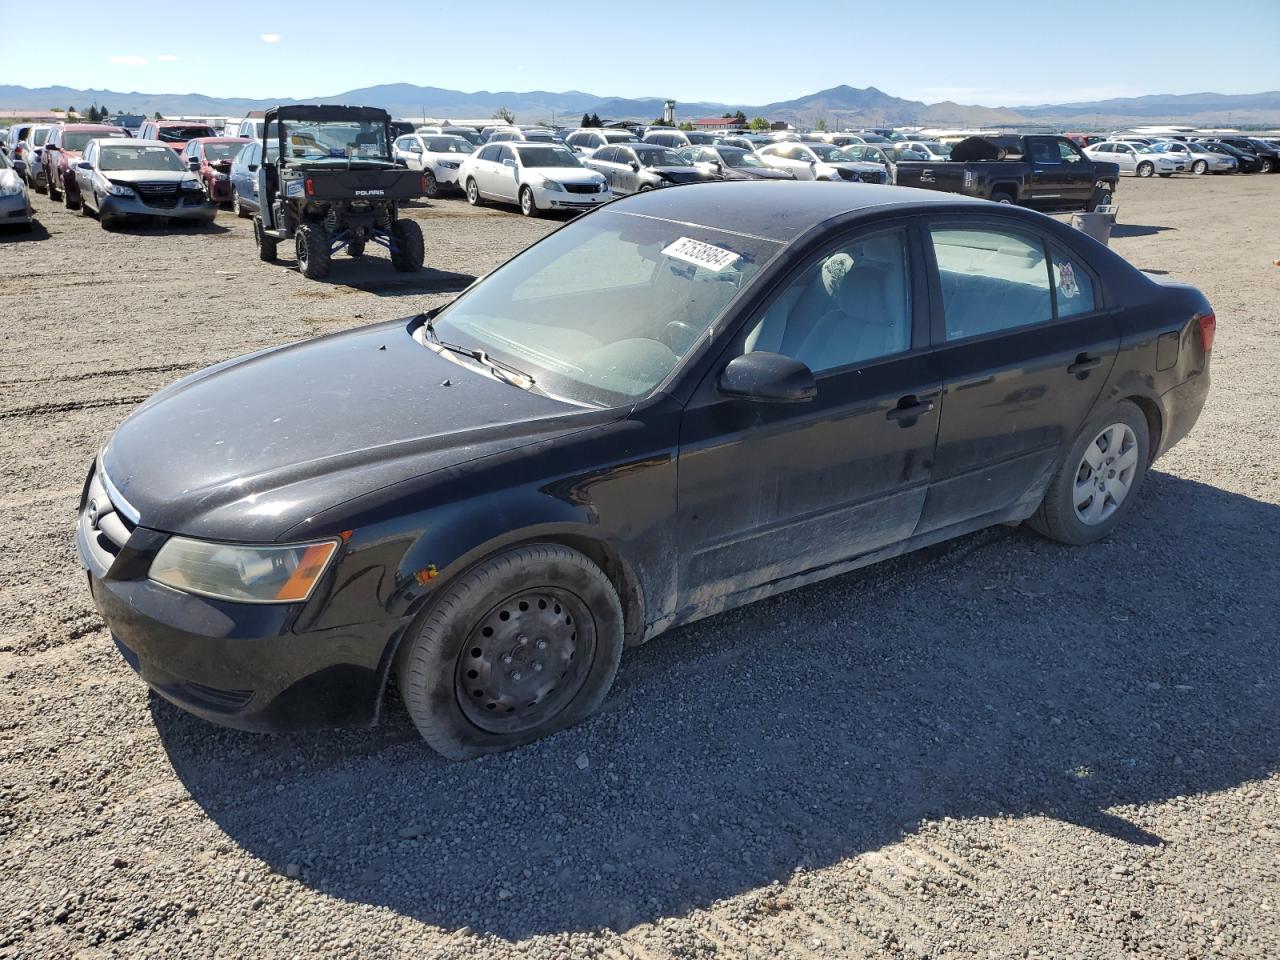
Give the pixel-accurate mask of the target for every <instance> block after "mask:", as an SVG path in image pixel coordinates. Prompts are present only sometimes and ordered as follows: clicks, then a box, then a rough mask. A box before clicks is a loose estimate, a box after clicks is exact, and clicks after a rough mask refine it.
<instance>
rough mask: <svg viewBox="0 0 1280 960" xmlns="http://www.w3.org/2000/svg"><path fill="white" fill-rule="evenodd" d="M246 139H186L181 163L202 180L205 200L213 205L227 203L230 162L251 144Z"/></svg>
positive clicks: (228, 201) (229, 198) (250, 141)
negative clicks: (207, 197) (206, 193)
mask: <svg viewBox="0 0 1280 960" xmlns="http://www.w3.org/2000/svg"><path fill="white" fill-rule="evenodd" d="M252 142H253V141H252V140H250V139H249V138H248V137H198V138H197V139H195V140H188V141H187V145H186V147H185V148H184V149H183V151H182V164H183V166H185V167H186V168H187V169H188V170H190V171H191V172H192V173H194V174H198V175H199V177H200V179H201V180H203V181H204V188H205V190H207V191H208V193H209V199H210V200H212V201H213V202H214V203H230V202H231V161H232V160H234V159H235V158H236V154H237V153H239V152H240V151H241V150H243V149H244V145H245V144H246V143H252Z"/></svg>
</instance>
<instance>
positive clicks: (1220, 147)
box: [1197, 140, 1266, 173]
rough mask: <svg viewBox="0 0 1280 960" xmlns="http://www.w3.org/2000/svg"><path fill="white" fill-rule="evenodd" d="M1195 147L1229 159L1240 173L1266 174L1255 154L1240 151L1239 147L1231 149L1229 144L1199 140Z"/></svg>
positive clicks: (1260, 160)
mask: <svg viewBox="0 0 1280 960" xmlns="http://www.w3.org/2000/svg"><path fill="white" fill-rule="evenodd" d="M1197 146H1200V147H1203V148H1204V149H1206V150H1208V151H1209V152H1210V153H1217V154H1221V155H1222V156H1224V157H1231V158H1232V159H1233V160H1235V162H1236V169H1237V170H1238V171H1240V172H1241V173H1265V172H1266V171H1265V170H1263V164H1262V158H1261V157H1259V156H1258V155H1257V154H1256V153H1251V152H1249V151H1246V150H1241V149H1240V148H1239V147H1233V146H1232V145H1231V144H1229V143H1218V142H1217V141H1215V140H1201V141H1199V142H1198V143H1197Z"/></svg>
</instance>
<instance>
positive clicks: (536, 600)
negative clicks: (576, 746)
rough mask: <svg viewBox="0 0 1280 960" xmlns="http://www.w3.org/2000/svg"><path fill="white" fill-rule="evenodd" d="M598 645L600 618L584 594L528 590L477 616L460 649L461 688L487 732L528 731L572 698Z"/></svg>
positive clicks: (457, 675)
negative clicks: (592, 614) (594, 614)
mask: <svg viewBox="0 0 1280 960" xmlns="http://www.w3.org/2000/svg"><path fill="white" fill-rule="evenodd" d="M595 653H596V633H595V620H594V618H593V617H592V616H591V612H590V610H589V609H588V608H587V605H586V604H585V603H584V602H583V600H582V599H581V598H580V597H578V596H577V595H576V594H574V593H571V592H569V591H567V590H562V589H559V588H557V587H537V588H534V589H531V590H525V591H521V592H520V593H517V594H514V595H513V596H511V597H508V598H507V599H506V600H503V601H502V602H501V603H498V604H497V605H495V606H494V607H493V608H492V609H491V610H489V611H488V613H486V614H485V615H484V616H483V617H481V618H480V619H479V620H477V621H476V623H475V625H474V627H473V628H472V630H471V632H470V633H469V634H468V636H467V639H466V642H465V643H464V644H463V647H462V649H461V650H460V651H459V653H458V661H457V666H456V668H455V671H454V696H455V698H456V699H457V702H458V706H459V708H460V709H461V710H462V713H463V716H465V717H466V718H467V720H469V721H470V722H471V723H472V724H474V725H475V726H476V727H478V728H480V729H481V730H483V731H485V732H486V733H494V734H500V735H512V734H519V733H524V732H526V731H529V730H533V729H536V728H537V727H540V726H542V725H543V724H545V723H546V722H547V721H549V720H551V719H553V718H554V717H556V716H557V715H558V714H560V713H561V712H562V711H563V710H564V709H565V708H566V707H567V706H568V705H569V704H570V703H572V702H573V700H574V698H575V697H576V696H577V695H578V692H579V691H580V690H581V689H582V687H583V685H584V684H585V683H586V680H587V677H588V676H589V675H590V673H591V667H592V664H593V662H594V660H595Z"/></svg>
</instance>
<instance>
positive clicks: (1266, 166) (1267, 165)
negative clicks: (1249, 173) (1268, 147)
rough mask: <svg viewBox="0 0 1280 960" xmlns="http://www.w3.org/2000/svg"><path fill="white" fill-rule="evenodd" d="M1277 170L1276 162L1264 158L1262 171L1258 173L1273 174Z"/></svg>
mask: <svg viewBox="0 0 1280 960" xmlns="http://www.w3.org/2000/svg"><path fill="white" fill-rule="evenodd" d="M1275 168H1276V165H1275V162H1274V161H1272V160H1269V159H1267V158H1266V157H1263V158H1262V169H1261V170H1259V171H1258V172H1259V173H1270V172H1271V171H1272V170H1274V169H1275Z"/></svg>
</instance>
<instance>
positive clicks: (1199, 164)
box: [1191, 160, 1209, 177]
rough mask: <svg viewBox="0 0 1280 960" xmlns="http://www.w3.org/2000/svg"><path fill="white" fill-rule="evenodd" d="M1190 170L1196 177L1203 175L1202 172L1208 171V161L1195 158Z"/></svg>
mask: <svg viewBox="0 0 1280 960" xmlns="http://www.w3.org/2000/svg"><path fill="white" fill-rule="evenodd" d="M1191 172H1192V173H1194V174H1195V175H1196V176H1197V177H1199V176H1203V175H1204V174H1206V173H1208V172H1209V161H1207V160H1197V161H1196V162H1195V163H1193V164H1192V165H1191Z"/></svg>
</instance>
